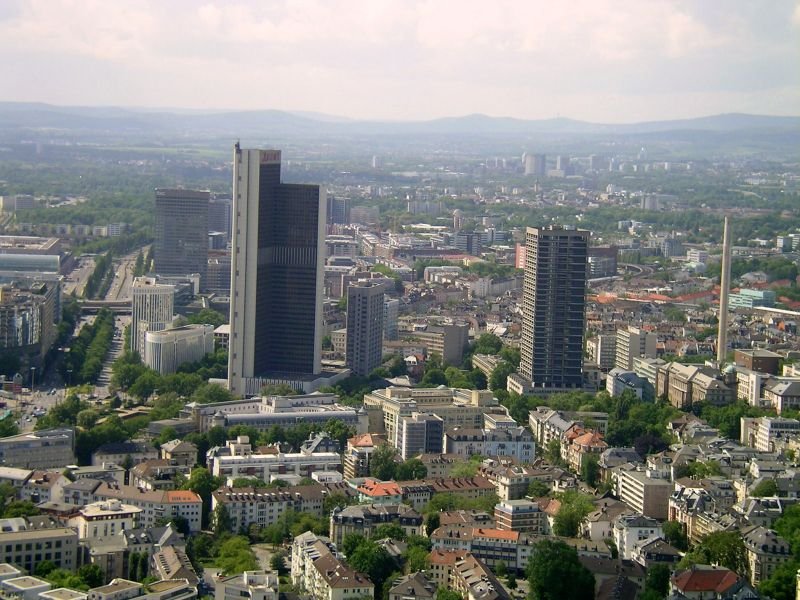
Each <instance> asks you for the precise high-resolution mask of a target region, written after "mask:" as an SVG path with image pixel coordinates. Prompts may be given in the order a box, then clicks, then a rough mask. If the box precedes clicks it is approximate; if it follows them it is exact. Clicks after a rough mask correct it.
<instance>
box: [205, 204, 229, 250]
mask: <svg viewBox="0 0 800 600" xmlns="http://www.w3.org/2000/svg"><path fill="white" fill-rule="evenodd" d="M231 202H232V201H231V199H230V198H229V197H228V196H224V195H221V194H215V195H214V196H212V197H211V198H210V199H209V201H208V232H209V233H211V232H220V233H224V234H225V239H226V240H229V239H230V237H231Z"/></svg>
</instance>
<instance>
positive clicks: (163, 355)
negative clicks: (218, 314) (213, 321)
mask: <svg viewBox="0 0 800 600" xmlns="http://www.w3.org/2000/svg"><path fill="white" fill-rule="evenodd" d="M212 352H214V326H213V325H184V326H183V327H176V328H175V329H165V330H164V331H148V332H146V333H145V336H144V360H143V362H144V364H145V365H147V367H148V368H150V369H153V370H154V371H158V372H159V373H161V374H162V375H168V374H170V373H175V372H176V371H177V370H178V367H179V366H181V365H182V364H184V363H193V362H197V361H199V360H202V358H203V357H204V356H205V355H206V354H211V353H212Z"/></svg>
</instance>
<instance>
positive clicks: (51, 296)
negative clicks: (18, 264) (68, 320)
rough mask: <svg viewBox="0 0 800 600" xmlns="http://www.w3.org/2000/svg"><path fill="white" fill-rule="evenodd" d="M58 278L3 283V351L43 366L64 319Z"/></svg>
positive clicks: (0, 329) (23, 365)
mask: <svg viewBox="0 0 800 600" xmlns="http://www.w3.org/2000/svg"><path fill="white" fill-rule="evenodd" d="M60 296H61V291H60V286H59V283H58V281H50V282H43V281H33V280H27V281H25V280H22V281H18V282H15V283H13V284H10V285H5V286H2V287H0V352H3V353H9V354H14V355H16V356H17V357H19V358H21V359H22V362H21V368H26V367H27V366H29V365H33V366H37V367H38V366H40V365H41V361H42V359H44V356H45V355H46V354H47V352H48V351H49V350H50V348H51V346H52V345H53V342H55V340H56V336H57V334H58V331H57V326H58V322H59V321H60V320H61V313H60Z"/></svg>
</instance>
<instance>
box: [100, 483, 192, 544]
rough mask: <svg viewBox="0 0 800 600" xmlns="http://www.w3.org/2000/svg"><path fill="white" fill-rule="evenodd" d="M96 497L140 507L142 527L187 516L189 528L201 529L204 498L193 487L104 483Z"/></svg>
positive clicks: (190, 529)
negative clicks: (149, 488)
mask: <svg viewBox="0 0 800 600" xmlns="http://www.w3.org/2000/svg"><path fill="white" fill-rule="evenodd" d="M94 497H95V498H96V499H97V500H100V501H114V500H116V501H118V502H121V503H124V504H128V505H131V506H134V507H137V508H138V509H139V511H140V513H141V514H140V515H139V517H138V518H139V520H140V523H141V526H142V527H154V526H156V524H157V522H158V521H160V520H162V519H166V520H170V519H173V518H175V517H182V518H184V519H186V522H187V523H188V525H189V531H190V532H192V533H196V532H198V531H200V520H201V516H202V512H203V501H202V500H201V498H200V496H198V495H197V494H196V493H195V492H192V491H191V490H152V491H151V490H145V489H143V488H137V487H134V486H130V485H117V484H110V483H103V484H101V485H100V486H99V487H98V488H97V489H96V490H95V491H94Z"/></svg>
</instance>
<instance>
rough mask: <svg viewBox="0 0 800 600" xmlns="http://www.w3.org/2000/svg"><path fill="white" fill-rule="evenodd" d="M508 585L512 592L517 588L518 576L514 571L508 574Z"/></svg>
mask: <svg viewBox="0 0 800 600" xmlns="http://www.w3.org/2000/svg"><path fill="white" fill-rule="evenodd" d="M506 587H507V588H508V589H510V590H511V591H512V592H513V591H514V590H516V589H517V587H518V585H517V576H516V575H514V572H513V571H512V572H510V573H509V574H508V575H506Z"/></svg>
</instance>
